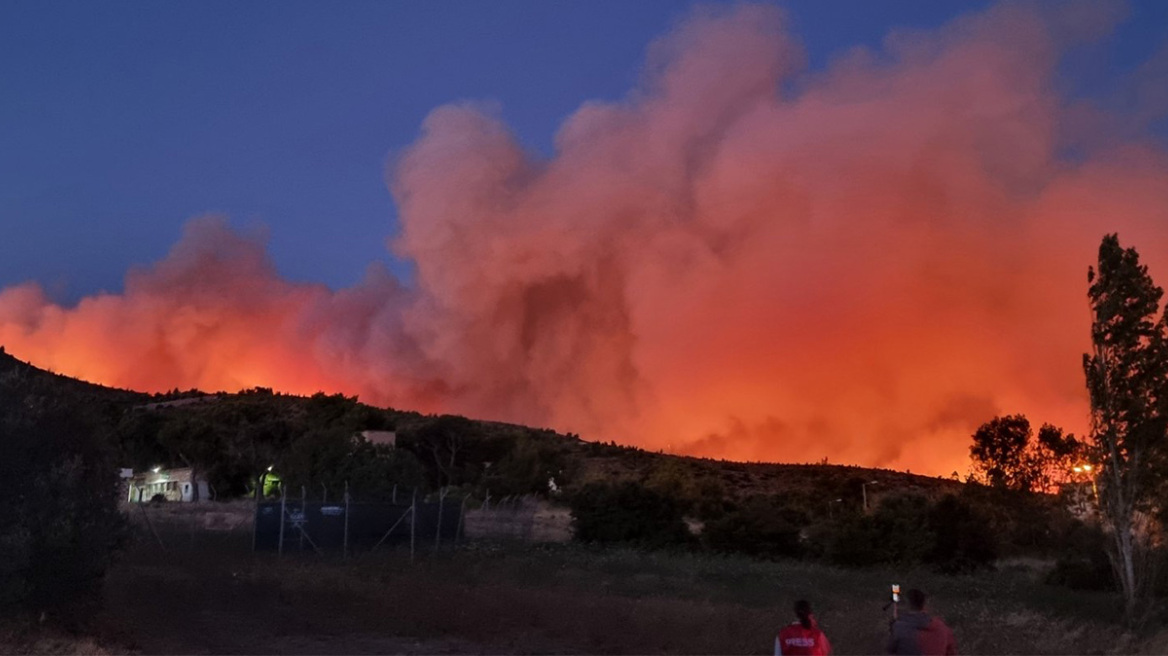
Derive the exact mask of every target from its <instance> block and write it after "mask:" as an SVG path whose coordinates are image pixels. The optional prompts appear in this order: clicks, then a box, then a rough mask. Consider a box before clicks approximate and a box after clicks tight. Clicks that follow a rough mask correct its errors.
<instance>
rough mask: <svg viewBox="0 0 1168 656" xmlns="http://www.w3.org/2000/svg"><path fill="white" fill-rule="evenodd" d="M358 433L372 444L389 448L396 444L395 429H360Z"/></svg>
mask: <svg viewBox="0 0 1168 656" xmlns="http://www.w3.org/2000/svg"><path fill="white" fill-rule="evenodd" d="M360 435H361V437H363V438H365V440H366V441H367V442H369V443H370V444H372V445H374V446H388V447H390V448H394V447H396V446H397V433H396V432H395V431H374V430H367V431H361V433H360Z"/></svg>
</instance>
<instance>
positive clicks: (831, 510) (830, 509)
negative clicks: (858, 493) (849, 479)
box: [827, 499, 843, 519]
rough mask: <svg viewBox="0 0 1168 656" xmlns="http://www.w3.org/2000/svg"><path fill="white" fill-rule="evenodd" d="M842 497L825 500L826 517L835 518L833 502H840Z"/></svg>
mask: <svg viewBox="0 0 1168 656" xmlns="http://www.w3.org/2000/svg"><path fill="white" fill-rule="evenodd" d="M842 501H843V499H832V500H831V501H829V502H827V516H828V519H835V504H837V503H840V502H842Z"/></svg>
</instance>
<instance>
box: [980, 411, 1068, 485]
mask: <svg viewBox="0 0 1168 656" xmlns="http://www.w3.org/2000/svg"><path fill="white" fill-rule="evenodd" d="M1083 448H1084V445H1083V443H1082V442H1080V441H1079V440H1077V439H1075V436H1074V435H1064V434H1063V429H1061V428H1058V427H1057V426H1052V425H1050V424H1043V425H1042V428H1040V429H1039V431H1038V438H1037V439H1034V434H1033V432H1032V431H1031V429H1030V420H1028V419H1027V418H1026V417H1025V415H1020V414H1019V415H1008V416H1005V417H995V418H994V419H992V420H991V421H988V422H986V423H984V424H982V425H981V427H979V428H978V429H977V432H976V433H974V434H973V446H971V447H970V448H969V454H970V457H971V458H972V459H973V466H974V477H973V478H974V480H976V481H978V482H980V483H984V484H986V485H989V486H990V487H996V488H1002V489H1007V490H1017V491H1020V492H1052V491H1054V490H1055V489H1056V488H1057V486H1058V484H1059V483H1062V482H1064V481H1065V480H1066V478H1067V473H1068V472H1069V471H1070V470H1071V468H1072V466H1073V463H1074V462H1076V461H1077V460H1078V459H1079V458H1080V457H1081V456H1082V453H1083Z"/></svg>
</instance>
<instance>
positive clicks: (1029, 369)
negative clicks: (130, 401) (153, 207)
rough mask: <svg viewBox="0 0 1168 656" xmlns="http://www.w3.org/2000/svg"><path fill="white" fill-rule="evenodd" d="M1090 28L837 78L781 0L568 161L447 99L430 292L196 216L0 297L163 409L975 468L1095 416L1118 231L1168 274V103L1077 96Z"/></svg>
mask: <svg viewBox="0 0 1168 656" xmlns="http://www.w3.org/2000/svg"><path fill="white" fill-rule="evenodd" d="M1075 7H1076V9H1075V10H1072V11H1065V12H1062V13H1061V14H1060V15H1059V16H1058V17H1055V16H1053V15H1049V14H1047V13H1044V12H1042V11H1040V10H1037V9H1033V8H1031V7H1030V6H1028V5H1004V6H999V7H996V8H994V9H991V10H989V11H988V12H986V13H984V14H979V15H973V16H968V17H965V18H962V19H960V20H958V21H956V22H954V23H952V24H950V25H948V26H946V27H944V28H942V29H941V30H938V31H936V32H932V33H919V32H913V33H907V32H906V33H895V34H892V35H890V36H889V37H888V39H887V42H886V44H885V47H884V48H883V49H882V50H881V51H879V52H871V51H867V50H862V49H860V50H855V51H853V52H850V53H846V54H845V55H843V56H841V57H840V58H839V59H838V60H837V61H836V62H835V63H834V64H833V65H832V66H831V67H830V68H829V69H828V70H827V71H826V72H822V73H817V74H807V73H804V72H803V70H804V69H803V55H802V50H801V47H800V45H799V43H798V40H797V38H796V37H795V36H794V35H792V34H791V33H790V31H789V29H788V27H787V26H786V25H785V24H784V19H783V15H782V13H781V12H779V11H778V10H776V9H774V8H771V7H762V6H750V5H746V6H740V7H737V8H735V9H733V10H729V11H715V10H698V11H697V12H695V13H694V14H693V15H691V16H689V17H688V18H687V19H686V20H685V21H683V22H681V23H680V24H679V25H678V26H677V27H676V28H675V29H674V30H673V31H672V32H671V33H670V34H668V35H666V36H664V37H663V38H662V39H660V40H659V41H658V42H656V43H654V44H652V45H651V46H650V48H649V49H648V53H647V58H646V66H645V72H644V77H643V80H642V82H641V83H640V84H639V85H638V86H637V88H635V89H633V90H632V91H630V92H629V94H628V96H627V97H626V98H625V99H623V100H621V101H619V102H592V103H586V104H585V105H583V106H582V107H580V108H579V109H578V110H577V111H576V112H575V113H574V114H572V115H571V116H569V117H568V118H567V119H566V120H565V121H564V123H563V125H562V126H561V128H560V131H559V133H558V135H557V138H556V151H555V153H554V155H552V156H551V157H550V158H541V157H537V156H534V155H532V154H530V153H527V152H525V151H524V150H523V149H522V147H521V146H520V145H519V144H518V143H517V141H516V139H515V138H514V137H513V135H512V134H511V133H510V132H509V131H508V128H507V126H506V125H504V124H503V123H502V122H501V121H500V119H499V118H498V117H497V115H496V112H495V111H494V110H493V109H492V107H491V106H490V105H489V104H484V105H478V104H473V103H460V104H453V105H448V106H444V107H439V108H437V109H435V110H434V111H433V112H432V113H431V114H430V116H429V118H427V120H426V122H425V124H424V125H423V126H422V133H421V135H420V136H419V138H418V139H417V141H416V142H415V143H414V144H413V145H412V146H411V147H410V148H409V149H408V150H407V151H406V152H405V153H403V154H402V155H401V156H400V157H399V158H397V159H396V160H395V161H394V162H393V163H392V164H391V166H390V168H389V171H388V184H389V185H390V187H391V189H392V191H393V195H394V198H395V199H396V202H397V203H398V208H399V212H400V222H401V234H400V236H399V237H397V238H395V239H394V240H393V241H392V243H391V244H390V248H392V250H393V252H394V253H395V254H396V255H397V256H399V257H402V258H405V259H407V260H409V261H411V262H413V263H414V264H415V265H416V271H417V275H416V279H415V280H414V281H413V282H412V283H411V284H410V285H404V284H402V283H401V282H399V281H398V280H397V279H396V278H395V277H393V276H392V275H391V274H390V273H389V272H388V271H386V270H385V269H384V268H383V267H381V266H378V265H373V266H371V267H370V268H369V271H368V274H367V276H366V279H365V280H364V281H363V282H362V283H360V284H358V285H356V286H354V287H352V288H348V289H341V290H330V289H328V288H326V287H324V286H321V285H312V284H305V283H299V282H293V281H289V280H286V279H283V278H282V277H281V276H280V275H279V274H278V273H277V272H276V270H275V268H274V266H273V265H272V263H271V261H270V260H269V258H268V257H267V255H266V253H265V241H264V239H265V238H264V235H262V234H256V233H240V232H238V231H235V230H233V229H231V228H230V227H229V226H228V225H227V223H226V221H225V220H224V219H222V218H220V217H203V218H197V219H194V220H192V221H191V222H190V223H189V225H188V227H187V230H186V233H185V234H184V236H183V238H182V239H181V241H180V242H179V243H177V244H176V245H175V246H174V248H173V249H172V251H171V252H170V254H169V255H168V256H167V257H166V258H164V259H163V260H161V261H160V262H157V263H155V264H153V265H150V266H147V267H143V268H139V269H135V270H132V271H130V272H129V273H128V274H127V277H126V284H125V289H124V291H123V292H122V293H119V294H101V295H95V296H91V297H88V298H85V299H83V300H82V301H81V302H80V303H79V304H78V305H76V306H75V307H62V306H59V305H56V304H54V303H53V302H52V301H51V300H50V299H49V298H48V297H47V295H46V294H45V293H44V292H43V291H42V290H41V289H40V287H38V286H37V285H36V284H33V283H30V284H26V285H21V286H16V287H10V288H7V289H4V290H2V291H0V344H4V345H5V346H6V347H7V348H8V350H9V351H10V352H12V353H13V354H14V355H16V356H18V357H21V358H23V359H28V360H31V361H32V362H34V363H35V364H37V365H40V366H45V367H52V368H53V369H55V370H57V371H59V372H61V373H66V374H69V375H73V376H78V377H81V378H85V379H88V380H93V381H96V382H101V383H105V384H111V385H117V386H124V387H130V388H134V389H140V390H145V391H156V390H164V389H170V388H174V387H180V388H187V387H199V388H203V389H207V390H218V389H228V390H230V389H237V388H241V387H250V386H257V385H259V386H268V387H274V388H277V389H280V390H284V391H289V392H296V393H312V392H315V391H317V390H325V391H330V392H332V391H340V392H345V393H349V394H359V395H360V396H361V398H362V400H364V401H366V402H370V403H375V404H392V405H394V406H398V407H403V408H410V409H417V410H421V411H426V412H453V413H460V414H467V415H472V416H477V417H482V418H490V419H500V420H508V421H515V422H519V423H526V424H531V425H541V426H550V427H554V428H557V429H560V430H565V431H568V430H570V431H574V432H579V433H581V434H582V436H583V437H585V438H588V439H606V440H607V439H616V440H618V441H621V442H626V443H631V444H635V445H638V446H644V447H648V448H654V449H656V448H661V449H666V450H672V451H676V452H680V453H689V454H694V455H704V456H715V457H724V458H732V459H751V460H755V459H762V460H780V461H813V460H819V459H821V458H823V457H829V458H830V459H831V460H832V461H833V462H847V463H857V464H863V465H869V466H885V467H897V468H911V469H912V470H913V471H918V472H927V473H934V474H948V473H949V472H950V471H952V470H954V469H957V470H960V471H962V472H964V470H965V462H966V459H967V454H968V444H969V442H968V438H969V435H970V434H971V433H972V432H973V430H974V429H975V428H976V427H977V425H978V424H980V423H982V422H984V421H986V420H988V419H990V418H991V417H992V416H993V415H995V414H997V413H1001V412H1010V413H1014V412H1024V413H1026V414H1028V415H1029V416H1031V418H1032V419H1033V420H1034V421H1035V422H1038V423H1041V422H1044V421H1049V422H1053V423H1058V424H1061V425H1063V426H1064V427H1066V428H1068V429H1070V430H1073V431H1076V432H1079V431H1082V430H1083V429H1084V428H1085V423H1086V415H1087V412H1086V409H1087V406H1086V393H1085V390H1084V385H1083V378H1082V373H1081V371H1080V354H1081V353H1082V352H1083V351H1084V350H1085V349H1086V347H1087V342H1088V331H1089V315H1088V311H1087V306H1086V276H1085V274H1086V268H1087V266H1088V265H1089V264H1091V263H1092V262H1093V260H1094V257H1095V249H1096V248H1097V246H1098V243H1099V240H1100V238H1101V237H1102V235H1103V234H1104V233H1107V232H1116V231H1118V232H1119V233H1120V238H1121V240H1122V241H1123V242H1124V244H1125V245H1134V246H1136V247H1137V248H1138V249H1139V250H1140V252H1141V253H1142V254H1143V255H1144V258H1145V260H1146V261H1147V262H1148V263H1149V265H1150V267H1151V270H1152V275H1153V277H1155V278H1157V280H1158V281H1159V282H1160V283H1161V284H1164V283H1165V282H1168V261H1166V259H1165V257H1166V254H1168V156H1166V153H1165V152H1164V150H1163V148H1162V146H1161V145H1159V144H1157V143H1155V142H1154V141H1153V140H1151V139H1150V138H1147V137H1145V136H1144V132H1143V130H1142V128H1141V125H1140V123H1139V121H1148V120H1153V119H1155V118H1157V117H1159V116H1162V112H1161V110H1162V109H1163V107H1158V106H1157V105H1156V102H1158V101H1162V100H1163V99H1162V98H1159V97H1158V96H1157V95H1156V94H1154V93H1153V94H1146V95H1147V98H1146V102H1144V103H1143V104H1140V105H1139V107H1138V108H1137V111H1135V112H1133V113H1123V114H1120V113H1118V112H1116V111H1113V110H1107V109H1104V108H1101V107H1097V106H1093V105H1091V104H1089V103H1087V102H1085V101H1081V100H1075V99H1073V98H1069V97H1067V96H1066V95H1065V94H1064V93H1063V92H1062V91H1061V89H1060V84H1059V78H1058V64H1059V61H1060V57H1061V56H1062V55H1063V53H1065V52H1066V51H1067V50H1068V49H1069V48H1073V47H1074V46H1075V45H1076V44H1079V43H1081V42H1083V41H1085V40H1089V39H1096V38H1105V35H1106V32H1107V30H1108V28H1109V26H1110V25H1112V24H1113V23H1114V21H1115V20H1117V17H1116V16H1114V15H1113V13H1114V12H1113V11H1112V10H1110V9H1109V8H1108V6H1094V5H1081V6H1080V5H1076V6H1075ZM1163 68H1164V67H1163V66H1162V65H1161V66H1159V68H1157V65H1156V63H1155V62H1153V63H1152V64H1149V66H1148V67H1147V70H1146V71H1145V74H1146V75H1153V74H1154V73H1155V72H1156V71H1157V70H1159V69H1163ZM1158 80H1159V82H1160V83H1162V84H1168V79H1166V78H1165V76H1161V77H1160V78H1158ZM1139 82H1140V83H1141V84H1143V86H1142V87H1141V86H1140V85H1139V84H1136V85H1135V88H1156V87H1155V85H1154V84H1150V82H1149V79H1146V78H1141V80H1140V81H1139ZM1161 88H1162V87H1161ZM337 229H338V230H343V226H338V228H337Z"/></svg>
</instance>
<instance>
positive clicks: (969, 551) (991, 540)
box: [926, 494, 998, 573]
mask: <svg viewBox="0 0 1168 656" xmlns="http://www.w3.org/2000/svg"><path fill="white" fill-rule="evenodd" d="M928 526H929V530H930V532H931V533H932V534H933V547H932V549H930V550H929V553H928V554H927V555H926V560H927V561H928V562H930V563H932V564H933V565H934V566H935V567H936V568H937V569H939V570H940V571H942V572H947V573H961V572H972V571H975V570H977V569H979V568H982V567H988V566H990V565H991V564H993V562H994V561H995V560H997V558H998V545H997V539H996V538H995V536H994V533H993V532H992V531H991V530H990V528H989V526H988V524H987V522H986V520H985V518H984V517H983V516H982V515H981V514H980V513H978V512H976V511H975V510H974V508H973V507H972V506H971V505H969V504H968V503H966V502H965V501H963V500H961V499H959V498H957V497H955V496H953V495H952V494H947V495H945V496H944V497H943V498H942V499H941V500H940V501H938V502H937V503H936V504H934V505H933V507H932V509H930V510H929V518H928Z"/></svg>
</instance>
